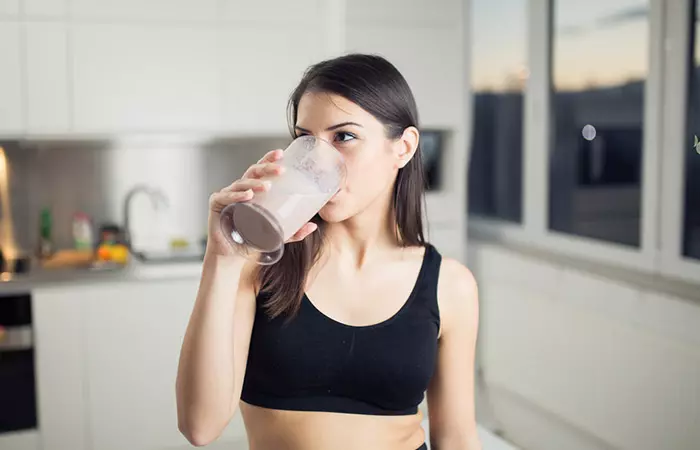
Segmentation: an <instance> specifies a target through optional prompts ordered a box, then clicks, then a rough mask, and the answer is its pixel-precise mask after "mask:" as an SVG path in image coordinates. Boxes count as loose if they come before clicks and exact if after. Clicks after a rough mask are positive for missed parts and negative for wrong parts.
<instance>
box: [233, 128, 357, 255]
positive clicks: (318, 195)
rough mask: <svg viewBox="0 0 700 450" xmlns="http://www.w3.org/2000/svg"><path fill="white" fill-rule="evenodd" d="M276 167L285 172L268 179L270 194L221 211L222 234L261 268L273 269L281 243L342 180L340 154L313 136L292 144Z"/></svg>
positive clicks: (279, 253) (329, 197) (280, 249)
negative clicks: (271, 265)
mask: <svg viewBox="0 0 700 450" xmlns="http://www.w3.org/2000/svg"><path fill="white" fill-rule="evenodd" d="M283 155H284V156H283V157H282V159H281V160H280V161H278V164H279V165H281V166H282V167H284V168H285V169H286V170H284V172H283V173H282V174H281V175H278V176H274V177H267V178H263V179H269V180H270V184H271V186H270V189H268V190H267V191H265V192H259V193H258V192H256V193H255V194H254V196H253V199H252V200H250V201H247V202H240V203H233V204H231V205H228V206H227V207H225V208H224V209H223V211H221V229H222V231H223V234H224V236H225V237H226V239H227V240H228V242H229V243H230V244H231V245H232V246H233V247H234V248H235V249H236V250H237V251H238V252H239V253H240V254H242V255H243V256H245V257H246V258H248V259H252V260H255V261H257V263H258V264H261V265H270V264H274V263H276V262H277V261H279V260H280V258H281V257H282V255H283V253H284V243H285V242H286V241H287V240H288V239H289V238H291V237H292V236H293V235H294V233H296V232H297V231H299V229H300V228H301V227H302V226H303V225H304V224H305V223H306V222H308V221H309V220H311V218H312V217H313V216H314V215H316V213H318V211H320V210H321V208H322V207H323V205H325V204H326V202H328V200H330V199H331V198H332V197H333V195H335V194H336V193H337V192H338V190H339V189H340V187H341V183H342V181H343V179H344V177H345V162H344V159H343V156H342V154H341V153H340V152H339V151H338V150H337V149H336V148H335V147H333V145H331V144H330V143H328V142H327V141H325V140H323V139H320V138H317V137H314V136H308V135H307V136H301V137H298V138H296V139H295V140H294V141H292V143H291V144H290V145H289V147H287V148H286V149H285V150H284V153H283Z"/></svg>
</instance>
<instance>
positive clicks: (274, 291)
mask: <svg viewBox="0 0 700 450" xmlns="http://www.w3.org/2000/svg"><path fill="white" fill-rule="evenodd" d="M307 92H315V93H328V94H336V95H340V96H341V97H344V98H346V99H348V100H350V101H351V102H353V103H355V104H356V105H358V106H360V107H361V108H362V109H364V110H365V111H367V112H369V113H370V114H372V115H373V116H374V117H375V118H376V119H377V120H379V121H380V122H381V123H382V124H384V127H385V129H386V134H387V137H388V138H390V139H398V138H399V137H401V135H402V134H403V131H404V130H405V129H406V128H408V127H411V126H413V127H416V128H417V127H418V108H417V107H416V101H415V99H414V98H413V93H412V92H411V89H410V88H409V86H408V83H407V82H406V80H405V79H404V77H403V76H402V75H401V73H400V72H399V71H398V70H397V69H396V67H394V66H393V65H392V64H391V63H390V62H389V61H387V60H386V59H384V58H382V57H380V56H375V55H363V54H350V55H344V56H341V57H338V58H334V59H330V60H326V61H322V62H320V63H318V64H315V65H313V66H311V67H309V68H308V69H307V70H306V72H305V73H304V76H303V78H302V79H301V82H300V83H299V85H298V86H297V87H296V89H294V92H292V95H291V97H290V99H289V105H288V118H289V127H290V131H291V133H292V135H294V134H295V132H294V127H295V126H296V121H297V111H298V108H299V101H300V100H301V97H302V96H303V95H304V94H305V93H307ZM424 187H425V186H424V180H423V160H422V156H421V152H420V149H418V150H417V151H416V153H415V155H414V156H413V158H412V159H411V160H410V161H409V163H408V164H406V166H404V167H403V168H401V169H399V172H398V175H397V177H396V181H395V183H394V192H393V201H392V210H393V212H394V220H395V224H396V227H395V228H396V237H397V240H398V242H399V243H400V245H402V246H404V247H409V246H421V245H425V238H424V236H423V202H424V196H423V193H424ZM312 221H313V222H315V223H316V224H317V225H318V231H315V232H314V233H312V234H311V235H310V236H308V237H307V238H306V239H304V240H303V241H301V242H293V243H289V244H286V245H285V248H284V255H283V256H282V259H280V261H279V262H278V263H276V264H274V265H271V266H262V267H261V269H260V271H259V272H258V283H259V286H260V293H261V294H262V295H263V297H262V298H264V303H263V306H264V308H265V311H266V312H267V314H268V315H269V316H270V317H272V318H274V317H277V316H279V315H288V316H290V317H291V316H293V315H294V314H295V313H296V312H297V311H298V309H299V306H300V305H301V300H302V298H303V295H304V288H305V286H306V281H307V276H308V272H309V269H310V268H311V267H312V265H313V264H314V263H316V262H317V261H318V259H319V257H320V253H321V247H322V245H321V244H322V243H323V233H324V229H325V224H324V222H323V220H322V219H321V218H320V217H319V216H318V215H316V216H315V217H314V218H313V219H312Z"/></svg>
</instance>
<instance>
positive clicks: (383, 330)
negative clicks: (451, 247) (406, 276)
mask: <svg viewBox="0 0 700 450" xmlns="http://www.w3.org/2000/svg"><path fill="white" fill-rule="evenodd" d="M441 259H442V258H441V256H440V254H439V253H438V251H437V250H436V249H435V248H434V247H433V246H432V245H430V244H428V245H427V246H426V250H425V256H424V257H423V263H422V265H421V269H420V272H419V274H418V279H417V280H416V283H415V285H414V287H413V290H412V292H411V294H410V296H409V298H408V299H407V301H406V303H405V304H404V305H403V306H402V308H401V309H400V310H399V311H398V312H397V313H396V314H395V315H394V316H392V317H391V318H389V319H387V320H385V321H383V322H380V323H378V324H375V325H369V326H360V327H357V326H350V325H345V324H342V323H340V322H337V321H335V320H333V319H331V318H329V317H328V316H326V315H324V314H323V313H321V312H320V311H319V310H318V309H316V308H315V307H314V305H313V304H312V303H311V302H310V301H309V299H308V298H307V297H306V295H304V298H303V299H302V303H301V307H300V309H299V311H298V313H297V315H296V316H295V317H294V318H293V319H292V320H289V321H288V320H287V319H286V318H285V317H277V318H275V319H272V320H270V319H269V317H268V316H267V315H266V313H265V311H264V310H263V308H262V307H261V306H260V305H261V304H262V302H263V300H264V299H262V298H260V297H259V298H258V299H257V302H258V308H257V312H256V316H255V324H254V325H253V331H252V336H251V341H250V351H249V354H248V365H247V369H246V375H245V381H244V383H243V391H242V394H241V399H242V400H243V401H244V402H246V403H248V404H251V405H255V406H261V407H264V408H271V409H282V410H297V411H326V412H338V413H351V414H372V415H407V414H415V413H416V412H417V410H418V405H419V404H420V403H421V402H422V401H423V395H424V392H425V391H426V389H427V387H428V383H429V381H430V378H431V377H432V375H433V371H434V367H435V362H436V356H437V341H438V332H439V329H440V314H439V311H438V304H437V281H438V275H439V271H440V262H441Z"/></svg>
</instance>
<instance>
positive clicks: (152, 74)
mask: <svg viewBox="0 0 700 450" xmlns="http://www.w3.org/2000/svg"><path fill="white" fill-rule="evenodd" d="M216 53H217V52H216V31H213V30H208V29H203V28H187V27H168V28H166V27H157V26H136V25H134V26H129V25H77V26H76V28H75V33H74V49H73V74H74V99H73V102H74V108H75V111H74V117H75V128H76V131H78V132H120V131H121V132H124V131H125V132H139V131H175V132H191V131H211V130H215V129H217V128H218V126H219V111H220V108H219V95H218V93H219V82H220V74H219V69H218V67H219V64H218V61H217V55H216Z"/></svg>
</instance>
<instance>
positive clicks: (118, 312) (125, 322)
mask: <svg viewBox="0 0 700 450" xmlns="http://www.w3.org/2000/svg"><path fill="white" fill-rule="evenodd" d="M197 284H198V280H197V279H194V278H193V279H186V280H165V281H148V282H129V283H113V284H100V285H95V286H94V287H91V288H86V289H83V290H82V292H81V296H82V297H83V298H84V299H85V355H86V356H87V368H86V377H87V379H88V387H87V398H88V411H89V417H90V433H89V435H90V438H91V443H90V448H93V449H95V450H110V449H114V450H123V449H126V448H128V449H149V450H150V449H153V450H156V449H164V448H169V447H176V446H178V445H183V444H184V443H185V442H186V441H185V440H184V438H183V437H182V436H181V435H180V433H179V432H178V428H177V412H176V404H175V377H176V373H177V365H178V358H179V353H180V346H181V344H182V338H183V336H184V334H185V329H186V327H187V321H188V318H189V315H190V312H191V310H192V306H193V304H194V300H195V296H196V291H197Z"/></svg>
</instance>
